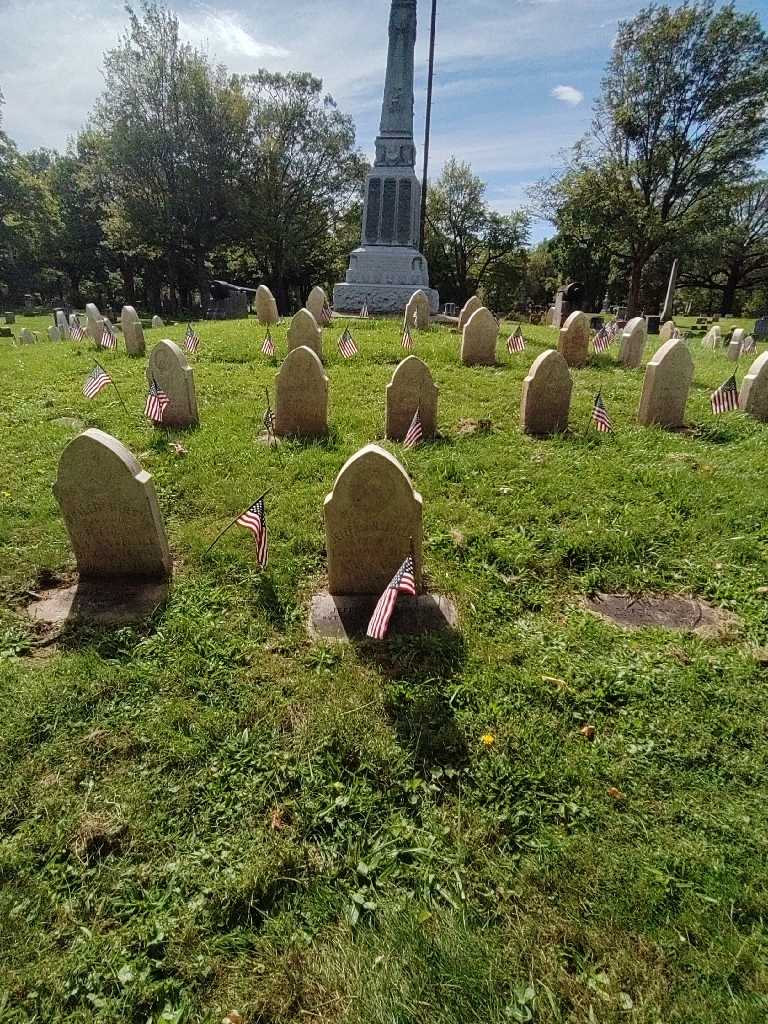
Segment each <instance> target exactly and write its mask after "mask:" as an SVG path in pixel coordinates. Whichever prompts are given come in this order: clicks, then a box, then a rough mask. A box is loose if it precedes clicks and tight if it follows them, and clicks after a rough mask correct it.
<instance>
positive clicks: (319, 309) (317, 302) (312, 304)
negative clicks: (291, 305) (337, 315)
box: [307, 284, 328, 324]
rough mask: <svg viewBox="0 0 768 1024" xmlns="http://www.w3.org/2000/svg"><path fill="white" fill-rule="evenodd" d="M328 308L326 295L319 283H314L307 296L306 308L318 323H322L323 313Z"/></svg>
mask: <svg viewBox="0 0 768 1024" xmlns="http://www.w3.org/2000/svg"><path fill="white" fill-rule="evenodd" d="M327 308H328V296H327V295H326V294H325V291H324V290H323V289H322V288H321V287H320V285H317V284H316V285H315V287H314V288H313V289H312V291H311V292H310V293H309V296H308V298H307V309H308V310H309V312H310V313H311V314H312V316H313V317H314V318H315V320H316V321H317V323H318V324H322V323H323V313H324V312H325V310H326V309H327Z"/></svg>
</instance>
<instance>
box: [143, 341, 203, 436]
mask: <svg viewBox="0 0 768 1024" xmlns="http://www.w3.org/2000/svg"><path fill="white" fill-rule="evenodd" d="M153 379H154V380H155V381H156V382H157V385H158V387H159V388H160V390H161V391H164V392H165V393H166V395H167V396H168V406H167V408H166V410H165V412H164V414H163V422H162V424H161V425H162V426H164V427H189V426H194V425H195V424H196V423H197V422H198V415H197V395H196V393H195V379H194V375H193V373H192V368H191V367H190V365H189V363H188V362H187V359H186V356H185V355H184V353H183V352H182V351H181V349H180V348H179V346H178V345H176V344H175V343H174V342H172V341H169V340H167V339H166V340H164V341H161V342H159V344H157V345H156V346H155V347H154V348H153V349H152V351H151V353H150V355H149V365H148V367H147V382H148V383H151V382H152V380H153Z"/></svg>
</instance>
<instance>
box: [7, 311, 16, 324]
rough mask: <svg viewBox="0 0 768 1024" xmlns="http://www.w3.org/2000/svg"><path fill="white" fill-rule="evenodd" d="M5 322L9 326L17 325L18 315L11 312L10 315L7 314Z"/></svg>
mask: <svg viewBox="0 0 768 1024" xmlns="http://www.w3.org/2000/svg"><path fill="white" fill-rule="evenodd" d="M5 322H6V323H7V324H15V323H16V314H15V313H11V312H10V311H9V312H8V313H6V314H5Z"/></svg>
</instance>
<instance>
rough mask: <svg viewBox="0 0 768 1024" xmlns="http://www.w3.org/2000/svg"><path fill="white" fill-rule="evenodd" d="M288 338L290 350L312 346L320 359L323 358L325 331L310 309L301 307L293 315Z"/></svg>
mask: <svg viewBox="0 0 768 1024" xmlns="http://www.w3.org/2000/svg"><path fill="white" fill-rule="evenodd" d="M286 340H287V342H288V351H289V352H291V351H292V350H293V349H295V348H301V347H302V346H303V347H306V348H311V349H312V351H313V352H314V353H315V355H316V356H317V357H318V359H322V358H323V332H322V331H321V330H320V327H319V326H318V323H317V320H315V318H314V316H313V315H312V313H311V312H310V311H309V310H308V309H300V310H299V311H298V313H297V314H296V315H295V316H294V317H293V319H292V320H291V325H290V327H289V328H288V334H287V336H286Z"/></svg>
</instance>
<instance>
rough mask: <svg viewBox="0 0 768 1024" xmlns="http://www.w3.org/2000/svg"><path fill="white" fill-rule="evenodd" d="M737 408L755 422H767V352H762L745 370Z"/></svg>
mask: <svg viewBox="0 0 768 1024" xmlns="http://www.w3.org/2000/svg"><path fill="white" fill-rule="evenodd" d="M739 408H740V409H742V410H743V411H744V412H745V413H747V415H748V416H752V417H753V418H754V419H756V420H761V421H762V422H764V423H765V422H768V352H763V353H762V354H761V355H759V356H758V357H757V359H756V360H755V361H754V363H752V365H751V366H750V368H749V369H748V370H747V375H746V377H745V378H744V380H743V382H742V385H741V391H740V392H739Z"/></svg>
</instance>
